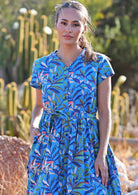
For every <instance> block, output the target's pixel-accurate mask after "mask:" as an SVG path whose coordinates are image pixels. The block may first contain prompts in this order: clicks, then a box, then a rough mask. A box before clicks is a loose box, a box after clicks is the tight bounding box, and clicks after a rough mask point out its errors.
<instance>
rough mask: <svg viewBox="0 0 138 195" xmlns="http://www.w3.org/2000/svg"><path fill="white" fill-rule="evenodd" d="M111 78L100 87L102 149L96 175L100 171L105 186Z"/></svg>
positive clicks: (96, 162) (96, 163)
mask: <svg viewBox="0 0 138 195" xmlns="http://www.w3.org/2000/svg"><path fill="white" fill-rule="evenodd" d="M110 99H111V77H108V78H106V79H105V80H104V81H103V82H102V83H100V84H99V85H98V116H99V133H100V147H99V152H98V156H97V159H96V161H95V170H96V175H99V170H100V172H101V176H102V183H103V185H105V186H107V182H108V166H107V162H106V154H107V147H108V143H109V136H110V130H111V108H110V102H111V100H110Z"/></svg>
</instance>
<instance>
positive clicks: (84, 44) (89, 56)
mask: <svg viewBox="0 0 138 195" xmlns="http://www.w3.org/2000/svg"><path fill="white" fill-rule="evenodd" d="M63 8H73V9H76V10H79V11H80V13H81V14H83V17H84V21H85V24H87V26H89V27H90V28H89V29H90V30H91V26H92V24H91V20H90V17H89V14H88V10H87V9H86V7H85V6H84V5H82V4H81V3H79V2H78V1H67V2H65V3H64V4H58V5H57V6H56V7H55V10H56V14H55V22H56V23H57V21H58V18H59V14H60V12H61V10H62V9H63ZM79 46H80V47H81V48H82V49H84V48H86V52H85V61H86V62H89V61H90V60H93V61H96V54H95V53H94V51H93V48H92V46H91V44H90V43H89V42H88V41H87V39H86V37H85V35H84V34H82V35H81V37H80V39H79Z"/></svg>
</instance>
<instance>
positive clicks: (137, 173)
mask: <svg viewBox="0 0 138 195" xmlns="http://www.w3.org/2000/svg"><path fill="white" fill-rule="evenodd" d="M136 162H137V161H136ZM127 172H128V177H129V179H131V180H136V179H138V164H133V165H130V166H129V167H128V169H127Z"/></svg>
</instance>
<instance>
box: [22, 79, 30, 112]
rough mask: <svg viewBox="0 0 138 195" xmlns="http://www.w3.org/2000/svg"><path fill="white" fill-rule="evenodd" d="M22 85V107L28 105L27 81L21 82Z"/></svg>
mask: <svg viewBox="0 0 138 195" xmlns="http://www.w3.org/2000/svg"><path fill="white" fill-rule="evenodd" d="M23 86H24V92H23V102H22V106H23V108H26V109H27V108H28V106H29V84H28V82H27V81H25V82H24V83H23Z"/></svg>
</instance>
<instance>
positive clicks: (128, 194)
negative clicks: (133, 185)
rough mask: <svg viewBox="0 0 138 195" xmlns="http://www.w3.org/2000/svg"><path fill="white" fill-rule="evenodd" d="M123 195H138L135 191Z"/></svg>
mask: <svg viewBox="0 0 138 195" xmlns="http://www.w3.org/2000/svg"><path fill="white" fill-rule="evenodd" d="M125 195H138V190H135V191H133V192H130V193H127V194H125Z"/></svg>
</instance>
